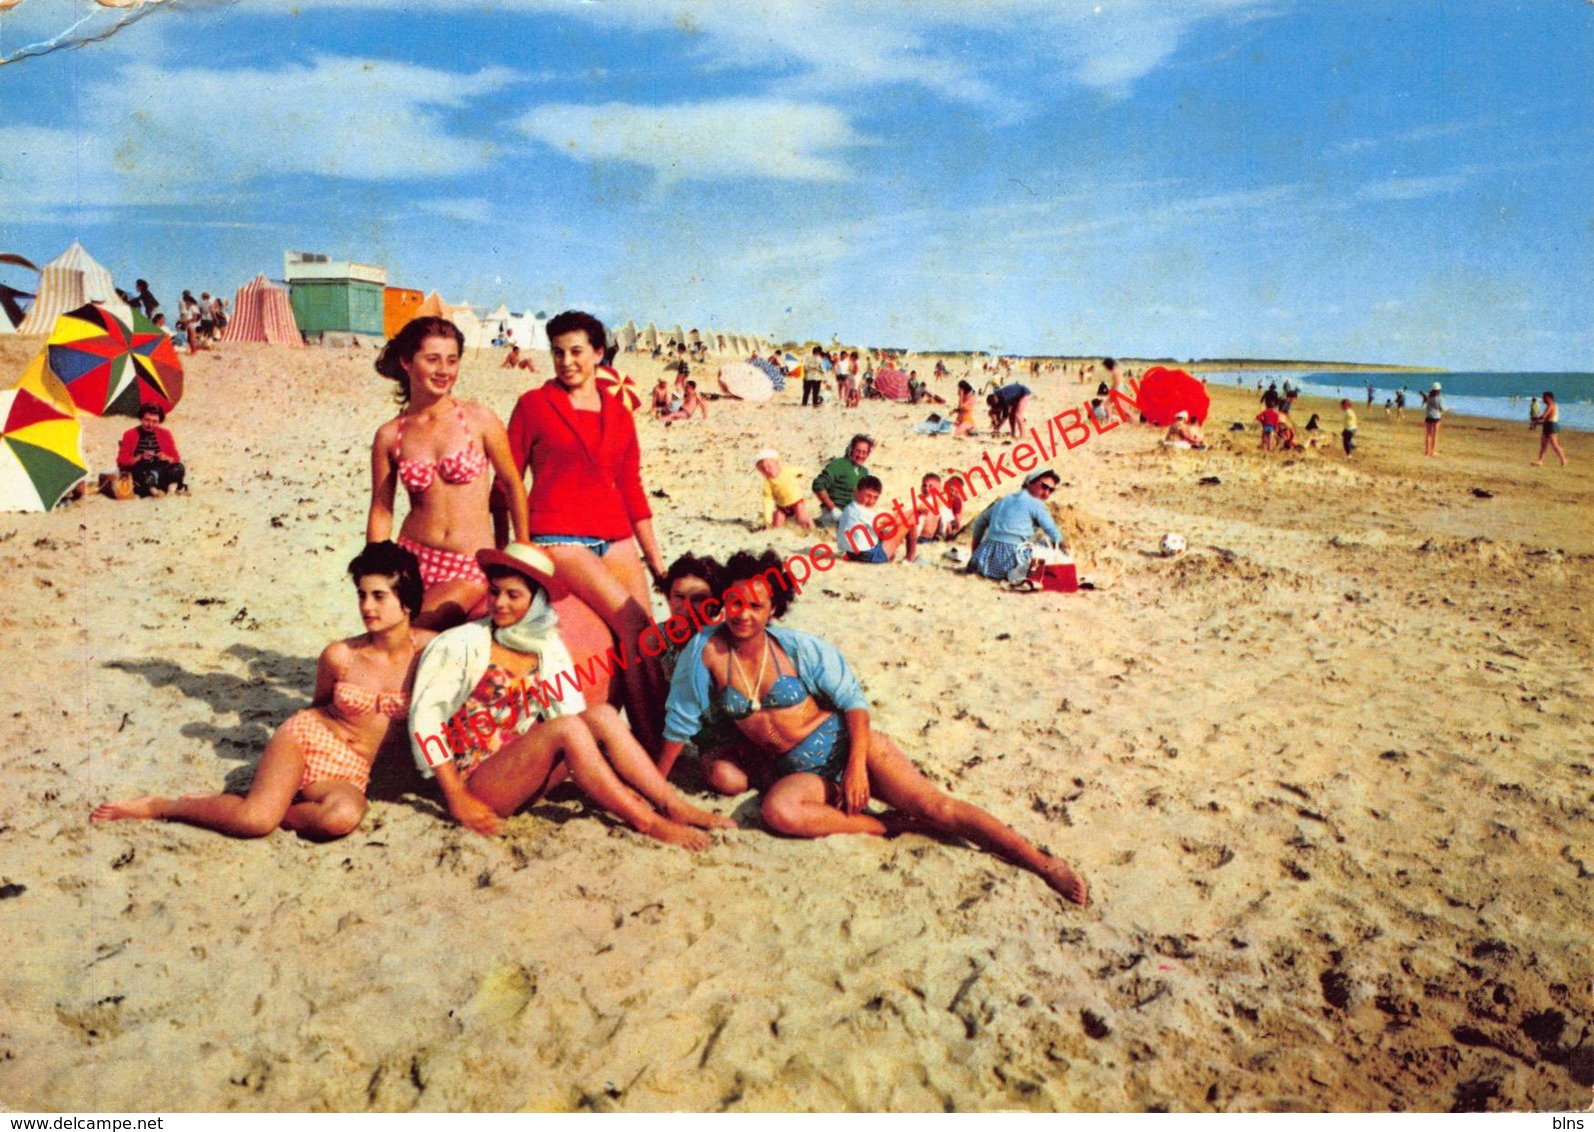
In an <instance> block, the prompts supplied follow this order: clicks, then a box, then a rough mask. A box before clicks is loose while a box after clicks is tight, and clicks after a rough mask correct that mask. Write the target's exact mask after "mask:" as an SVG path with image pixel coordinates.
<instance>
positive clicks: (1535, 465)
mask: <svg viewBox="0 0 1594 1132" xmlns="http://www.w3.org/2000/svg"><path fill="white" fill-rule="evenodd" d="M1528 467H1530V468H1542V467H1544V461H1543V460H1535V461H1533V463H1531V464H1529V465H1528Z"/></svg>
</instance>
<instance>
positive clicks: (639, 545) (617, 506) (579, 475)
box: [509, 311, 667, 756]
mask: <svg viewBox="0 0 1594 1132" xmlns="http://www.w3.org/2000/svg"><path fill="white" fill-rule="evenodd" d="M547 332H548V342H549V350H550V352H551V353H552V354H553V365H554V380H553V381H550V382H547V383H546V384H544V385H542V386H540V387H539V388H537V389H533V390H530V391H529V392H527V393H525V394H523V395H522V396H521V398H520V401H519V402H518V403H517V404H516V405H515V411H514V413H513V414H511V416H510V418H509V448H510V452H511V453H512V455H513V458H514V462H515V467H516V468H517V469H518V470H519V471H520V473H521V474H522V475H524V474H525V472H526V471H528V470H529V471H530V472H531V476H532V483H531V491H530V495H529V499H530V507H529V514H530V522H529V523H528V530H529V531H530V532H531V541H532V542H534V543H536V544H538V545H540V546H541V547H542V548H543V549H544V550H545V551H547V553H548V556H549V557H550V558H552V559H553V560H554V562H555V564H556V565H557V566H558V573H559V575H560V576H561V577H562V578H564V579H565V580H566V581H567V583H568V584H569V586H570V589H571V591H572V592H573V593H574V594H575V595H576V596H577V597H579V598H580V599H581V600H582V601H584V602H585V603H586V604H587V605H589V606H590V607H591V608H592V609H593V611H594V612H596V613H597V614H598V616H599V617H601V618H603V620H604V622H605V624H607V625H608V627H609V629H610V630H611V631H612V632H613V633H614V634H615V636H616V638H617V645H616V648H617V651H619V653H620V659H621V661H622V663H624V664H625V667H624V668H623V669H622V670H621V671H620V672H619V673H618V675H619V677H620V680H621V683H622V686H623V689H624V694H625V703H626V706H627V708H628V714H629V715H630V717H631V728H632V730H633V731H635V732H636V736H637V738H638V739H639V740H640V741H641V743H642V745H643V746H644V747H646V748H647V749H648V751H649V752H650V753H652V754H653V755H655V756H657V754H658V751H659V748H660V746H661V744H662V742H663V739H662V730H661V728H662V724H663V712H664V697H665V695H666V692H667V688H666V684H665V681H664V673H663V670H662V669H661V668H660V667H659V662H658V659H657V658H656V657H651V656H645V655H643V654H642V650H641V648H640V646H639V644H638V642H639V639H640V638H641V635H642V633H643V631H644V630H646V629H648V628H650V627H651V626H652V625H653V614H652V602H651V599H650V596H649V594H650V587H649V584H648V574H649V573H651V574H652V575H653V578H654V579H655V580H657V579H661V578H663V577H664V559H663V556H662V555H661V553H660V551H659V541H658V539H657V538H656V537H655V536H654V533H653V511H652V509H651V508H650V507H649V506H648V501H647V492H645V491H644V490H643V488H642V451H641V449H640V448H639V447H638V445H637V437H636V423H635V422H634V421H633V420H632V418H631V413H630V412H629V411H628V410H627V409H626V408H625V406H624V405H622V404H621V403H620V402H619V401H618V400H616V399H615V398H613V397H610V396H607V395H606V394H604V393H603V392H602V391H601V390H600V389H599V388H598V386H597V384H596V382H595V376H596V371H597V368H598V366H599V365H601V364H602V363H603V351H604V348H605V345H606V342H607V334H606V332H605V330H604V326H603V323H601V322H599V321H598V320H597V319H596V318H594V317H593V316H592V315H590V314H586V313H584V312H581V311H566V312H564V313H563V314H560V315H556V316H555V317H553V318H551V319H549V320H548V327H547ZM644 563H645V564H646V567H645V569H644ZM572 651H576V650H574V649H573V650H572Z"/></svg>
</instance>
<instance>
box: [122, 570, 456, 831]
mask: <svg viewBox="0 0 1594 1132" xmlns="http://www.w3.org/2000/svg"><path fill="white" fill-rule="evenodd" d="M349 575H350V577H352V578H353V579H354V587H355V591H356V592H357V593H358V594H359V598H360V618H361V620H363V621H364V622H365V632H364V633H363V634H362V635H361V636H358V637H350V638H348V639H347V640H342V641H333V642H332V643H331V644H330V645H328V646H327V647H326V650H325V651H324V652H322V654H321V661H320V663H319V664H318V665H317V666H316V681H315V699H314V701H313V702H312V703H311V706H310V707H308V708H306V709H305V710H303V711H301V712H299V713H297V714H296V715H294V716H292V717H291V718H290V719H289V720H288V721H287V722H286V723H284V724H283V725H282V726H281V727H279V728H277V733H276V734H275V735H273V736H272V737H271V742H269V743H267V744H266V749H265V751H264V752H263V753H262V754H261V756H260V763H259V765H258V766H257V767H255V777H254V781H253V783H251V784H250V787H249V793H248V795H247V796H246V797H242V798H240V797H239V796H238V795H236V794H208V795H201V794H185V795H183V796H182V797H180V798H164V797H160V796H157V795H153V794H148V795H145V796H144V797H142V798H131V799H129V800H127V801H125V802H106V803H103V804H102V805H100V806H99V807H98V808H96V809H95V811H94V813H93V815H92V818H93V820H94V821H97V822H103V821H116V820H119V819H121V818H164V819H165V820H167V821H180V822H187V823H188V824H189V825H197V826H202V827H204V828H205V829H214V830H216V831H217V832H219V833H225V834H228V835H229V836H232V837H264V836H265V835H266V834H268V833H270V832H271V831H272V830H274V829H276V828H277V827H278V826H281V827H283V828H284V829H292V830H297V831H298V832H300V833H302V834H304V835H305V836H307V837H314V838H318V839H328V840H329V839H332V838H336V837H343V836H344V835H346V834H349V833H353V832H354V830H355V829H357V828H358V827H359V824H360V819H361V818H363V817H364V816H365V788H366V785H367V784H368V783H369V782H370V779H371V764H372V763H373V762H375V761H376V758H377V756H378V755H379V754H380V753H381V752H382V750H383V749H384V747H385V746H386V745H387V744H388V741H389V740H390V739H391V740H392V741H393V742H394V743H397V744H402V742H403V740H404V734H405V727H404V721H405V719H406V718H407V717H408V714H409V706H410V687H411V685H412V684H413V683H414V680H415V668H416V663H417V661H418V660H419V659H420V654H421V649H422V647H423V646H424V645H425V644H426V643H427V642H428V641H430V640H431V639H432V638H433V637H435V636H436V635H437V634H435V633H429V632H427V631H426V630H424V629H412V628H411V627H410V615H411V614H412V613H414V612H415V611H416V610H417V609H419V608H420V604H421V576H420V571H419V569H418V568H417V565H416V561H415V556H414V555H413V554H411V553H409V552H408V551H406V550H404V549H403V548H401V547H397V546H394V545H393V544H392V543H390V542H389V543H382V544H379V545H376V546H368V547H366V548H365V550H364V551H362V552H361V553H360V555H359V556H358V557H356V558H355V559H354V561H353V562H350V563H349Z"/></svg>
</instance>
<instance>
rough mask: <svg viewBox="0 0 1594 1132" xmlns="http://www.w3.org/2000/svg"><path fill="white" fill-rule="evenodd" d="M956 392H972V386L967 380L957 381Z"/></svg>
mask: <svg viewBox="0 0 1594 1132" xmlns="http://www.w3.org/2000/svg"><path fill="white" fill-rule="evenodd" d="M958 392H959V393H973V392H974V386H972V385H970V384H969V383H968V382H967V381H959V382H958Z"/></svg>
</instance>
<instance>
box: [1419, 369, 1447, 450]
mask: <svg viewBox="0 0 1594 1132" xmlns="http://www.w3.org/2000/svg"><path fill="white" fill-rule="evenodd" d="M1439 394H1440V387H1439V383H1438V382H1437V381H1436V382H1434V383H1433V388H1432V389H1430V390H1429V391H1428V392H1427V393H1419V394H1418V396H1419V397H1421V398H1422V454H1423V455H1424V456H1437V455H1439V422H1440V421H1442V420H1443V419H1444V416H1445V403H1444V399H1443V398H1442V397H1440V395H1439Z"/></svg>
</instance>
